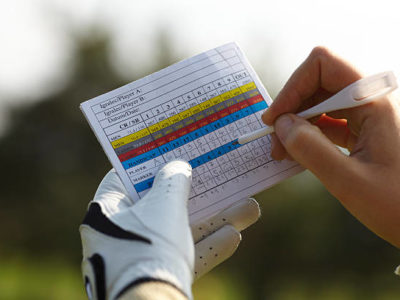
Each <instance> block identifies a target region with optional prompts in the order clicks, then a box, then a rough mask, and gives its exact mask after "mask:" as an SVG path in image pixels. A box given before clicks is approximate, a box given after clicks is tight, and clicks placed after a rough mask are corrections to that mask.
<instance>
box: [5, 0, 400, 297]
mask: <svg viewBox="0 0 400 300" xmlns="http://www.w3.org/2000/svg"><path fill="white" fill-rule="evenodd" d="M398 3H399V2H398V1H395V0H393V1H382V0H381V1H368V0H364V1H361V0H360V1H349V0H347V1H343V0H337V1H310V0H309V1H305V0H303V1H288V0H279V1H278V0H276V1H268V0H264V1H255V0H246V1H236V0H231V1H229V0H214V1H211V0H203V1H188V0H186V1H185V0H181V1H177V0H174V1H166V0H159V1H151V0H147V1H127V0H113V1H107V0H97V1H96V0H84V1H82V0H81V1H78V0H69V1H61V0H26V1H23V0H13V1H2V3H1V8H0V41H1V42H0V165H1V171H2V173H1V175H0V176H1V177H0V180H1V187H2V197H1V201H2V202H1V203H2V209H1V210H0V225H1V226H0V238H1V245H0V299H84V298H85V294H84V289H83V285H82V283H81V276H80V271H79V263H80V242H79V235H78V226H79V223H80V221H81V219H82V217H83V215H84V212H85V208H86V205H87V202H88V201H89V200H90V199H91V197H92V195H93V193H94V191H95V189H96V187H97V184H98V183H99V181H100V180H101V178H102V175H103V174H104V173H105V172H106V171H107V170H108V169H109V168H110V165H109V163H108V161H107V160H106V158H105V155H104V153H103V151H102V150H101V147H100V146H99V144H98V143H97V141H96V140H95V138H94V136H93V134H92V132H91V131H90V129H89V126H87V124H86V122H85V120H84V118H83V116H82V115H81V112H80V111H79V108H78V105H79V103H80V102H82V101H84V100H87V99H90V98H92V97H94V96H97V95H99V94H101V93H104V92H106V91H109V90H111V89H113V88H116V87H118V86H120V85H123V84H125V83H127V82H130V81H133V80H135V79H138V78H140V77H142V76H144V75H147V74H149V73H151V72H153V71H156V70H158V69H160V68H163V67H165V66H167V65H169V64H171V63H174V62H176V61H179V60H181V59H184V58H187V57H190V56H192V55H195V54H198V53H200V52H202V51H205V50H208V49H210V48H214V47H216V46H218V45H221V44H224V43H227V42H230V41H236V42H237V43H238V44H239V45H240V46H241V48H242V49H243V51H244V52H245V53H246V54H247V56H248V58H249V60H250V62H251V63H252V64H253V66H254V68H255V69H256V71H257V72H258V73H259V75H260V77H261V79H262V81H263V82H264V84H265V86H266V88H267V90H268V91H269V92H270V94H271V95H272V96H275V95H276V94H277V92H278V91H279V89H280V88H281V87H282V86H283V84H284V83H285V81H286V80H287V79H288V78H289V76H290V74H291V73H292V72H293V71H294V70H295V68H296V67H297V66H298V65H299V64H300V63H301V62H302V61H303V60H304V59H305V58H306V57H307V55H308V54H309V52H310V51H311V50H312V48H313V47H314V46H317V45H325V46H327V47H329V48H330V49H332V50H333V51H335V52H336V53H338V54H339V55H341V56H343V57H345V58H346V59H348V60H349V61H351V62H352V63H353V64H354V65H356V66H358V67H359V68H360V69H361V70H362V71H363V72H364V73H365V74H372V73H375V72H380V71H385V70H395V71H396V72H399V71H400V38H399V36H400V34H399V31H400V17H399V16H400V3H399V4H398ZM257 199H258V200H259V201H260V203H261V205H262V209H263V217H262V219H261V220H260V221H259V222H258V223H257V224H256V225H255V226H253V227H252V228H250V229H248V230H247V231H245V232H244V233H243V242H242V245H241V247H240V248H239V250H238V251H237V253H236V254H235V255H234V256H233V257H232V258H231V259H230V260H229V261H228V262H226V263H224V264H222V265H221V266H220V267H218V268H217V269H216V270H215V271H213V272H211V273H210V274H209V275H206V276H205V277H204V278H202V279H201V280H199V281H198V282H196V283H195V284H194V294H195V298H196V299H198V300H200V299H234V300H235V299H399V297H400V281H399V280H400V279H399V278H396V277H395V276H394V275H393V270H394V268H395V266H396V264H400V255H399V254H400V252H399V250H398V249H395V248H394V247H392V246H390V245H389V244H387V243H386V242H384V241H382V240H380V239H379V238H377V237H375V236H374V235H373V234H371V233H370V232H369V231H368V230H367V229H365V228H364V227H363V226H362V225H361V224H359V223H358V222H357V221H356V220H354V219H353V218H352V217H351V216H350V215H349V214H348V213H347V212H345V210H344V209H343V208H342V207H341V206H340V204H338V202H337V201H336V200H335V199H334V198H333V197H332V196H331V195H329V193H328V192H327V191H326V190H325V189H324V188H323V186H322V185H321V184H320V183H319V182H318V180H317V179H316V178H315V177H313V176H312V175H311V174H310V173H308V172H304V173H303V174H301V175H298V176H296V177H294V178H292V179H289V180H287V181H285V182H284V183H282V184H280V185H278V186H276V187H274V188H272V189H270V190H268V191H265V192H263V193H261V194H259V195H257Z"/></svg>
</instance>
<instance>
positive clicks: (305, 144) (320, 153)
mask: <svg viewBox="0 0 400 300" xmlns="http://www.w3.org/2000/svg"><path fill="white" fill-rule="evenodd" d="M275 132H276V134H277V136H278V137H279V139H280V141H281V143H282V144H283V146H284V147H285V149H286V151H287V152H288V153H289V154H290V155H291V156H292V157H293V158H294V159H295V160H296V161H297V162H299V163H300V164H301V165H303V166H304V167H305V168H308V169H309V170H310V171H311V172H313V173H314V174H315V175H316V176H317V177H318V178H319V179H320V180H321V181H322V182H323V183H324V184H325V185H326V186H327V188H328V189H329V190H331V191H338V190H340V189H341V190H346V189H345V187H346V186H348V185H349V184H350V182H351V178H352V177H353V174H356V173H357V172H356V170H355V165H354V164H353V161H352V160H351V159H350V158H349V157H347V156H346V155H344V154H343V153H342V152H341V151H340V150H339V149H338V148H337V147H336V146H335V145H334V144H332V142H331V141H330V140H329V139H328V138H327V137H326V136H325V135H324V134H323V133H322V132H321V130H320V129H319V128H318V127H316V126H313V125H311V124H310V123H309V122H307V121H306V120H303V119H301V118H299V117H297V116H295V115H292V114H285V115H283V116H281V117H279V118H278V120H277V121H276V122H275Z"/></svg>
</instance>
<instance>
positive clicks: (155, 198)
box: [130, 160, 192, 243]
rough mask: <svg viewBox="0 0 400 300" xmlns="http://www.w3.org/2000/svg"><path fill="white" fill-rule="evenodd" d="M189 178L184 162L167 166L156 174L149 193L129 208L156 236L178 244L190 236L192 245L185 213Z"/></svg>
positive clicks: (189, 171)
mask: <svg viewBox="0 0 400 300" xmlns="http://www.w3.org/2000/svg"><path fill="white" fill-rule="evenodd" d="M191 175H192V168H191V167H190V165H189V164H188V163H187V162H184V161H181V160H175V161H171V162H169V163H167V164H166V165H165V166H164V167H163V168H161V170H160V171H159V172H158V174H157V175H156V177H155V179H154V183H153V187H152V188H151V190H150V191H149V192H148V193H147V194H146V195H145V196H144V197H143V198H142V199H141V200H139V201H138V202H137V203H136V204H135V205H133V206H132V207H131V208H130V210H131V212H132V213H133V214H134V215H136V216H137V217H138V218H139V219H140V220H141V222H142V224H144V225H145V226H146V227H147V228H149V229H151V230H153V231H154V232H156V233H157V234H158V235H160V236H164V237H169V239H170V240H177V242H179V243H182V239H183V238H184V237H185V236H190V242H191V243H192V238H191V234H190V229H189V218H188V211H187V201H188V198H189V193H190V185H191Z"/></svg>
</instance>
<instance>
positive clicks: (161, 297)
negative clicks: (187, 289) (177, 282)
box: [119, 282, 188, 300]
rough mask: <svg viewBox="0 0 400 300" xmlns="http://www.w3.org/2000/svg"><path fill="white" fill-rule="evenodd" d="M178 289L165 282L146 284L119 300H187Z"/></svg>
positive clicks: (129, 291) (128, 292) (127, 292)
mask: <svg viewBox="0 0 400 300" xmlns="http://www.w3.org/2000/svg"><path fill="white" fill-rule="evenodd" d="M187 299H188V298H187V297H186V296H184V295H183V294H182V292H180V291H179V290H178V289H176V288H175V287H173V286H172V285H170V284H167V283H164V282H145V283H142V284H139V285H136V286H134V287H132V288H131V289H129V290H128V291H126V292H125V293H124V294H123V295H122V296H121V297H120V298H119V300H187Z"/></svg>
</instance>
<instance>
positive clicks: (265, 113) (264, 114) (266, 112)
mask: <svg viewBox="0 0 400 300" xmlns="http://www.w3.org/2000/svg"><path fill="white" fill-rule="evenodd" d="M267 114H268V109H267V110H265V111H264V112H263V114H262V115H261V121H263V123H264V124H266V125H268V124H267V123H266V121H267Z"/></svg>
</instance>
